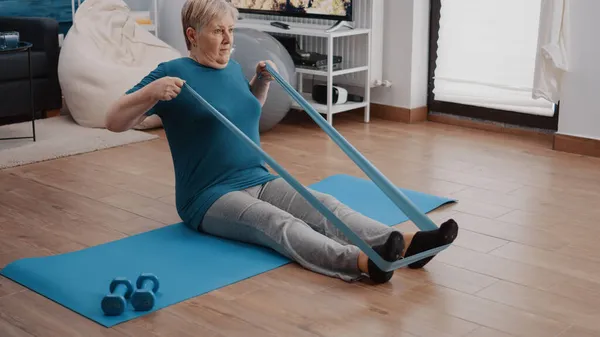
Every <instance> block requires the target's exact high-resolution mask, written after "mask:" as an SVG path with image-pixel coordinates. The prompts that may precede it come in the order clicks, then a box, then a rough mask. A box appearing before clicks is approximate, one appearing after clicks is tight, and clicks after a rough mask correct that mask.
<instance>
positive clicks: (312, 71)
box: [296, 66, 369, 76]
mask: <svg viewBox="0 0 600 337" xmlns="http://www.w3.org/2000/svg"><path fill="white" fill-rule="evenodd" d="M368 69H369V67H367V66H362V67H353V68H346V69H344V68H342V69H339V70H334V71H332V72H331V74H332V75H333V76H340V75H347V74H352V73H357V72H361V71H367V70H368ZM296 72H297V73H301V74H308V75H318V76H327V70H317V69H310V68H302V67H299V66H296Z"/></svg>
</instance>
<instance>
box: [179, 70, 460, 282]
mask: <svg viewBox="0 0 600 337" xmlns="http://www.w3.org/2000/svg"><path fill="white" fill-rule="evenodd" d="M267 67H268V66H267ZM267 69H268V71H269V72H270V73H271V74H273V75H274V77H275V78H276V79H278V78H279V79H278V80H277V81H278V82H279V83H283V86H284V88H286V85H287V86H288V87H289V84H287V82H285V81H284V80H282V79H281V77H279V74H277V73H276V72H275V71H274V70H273V69H272V68H270V67H268V68H267ZM184 87H185V88H187V89H188V90H189V91H190V92H191V93H192V95H193V96H194V97H195V98H196V99H197V100H198V101H199V102H200V103H202V104H203V105H204V106H205V107H206V108H207V109H208V110H209V111H210V112H211V113H212V114H213V115H214V116H215V117H216V118H217V119H218V120H219V121H221V122H222V123H223V124H224V125H225V126H226V127H227V128H228V129H229V130H231V131H232V132H233V133H234V134H235V135H236V136H238V137H240V138H242V139H243V140H244V141H246V143H247V144H248V145H250V146H251V147H252V148H254V149H255V150H256V151H258V152H259V153H260V154H261V155H262V157H263V159H264V160H265V161H266V162H267V164H269V166H271V168H273V170H275V172H277V173H278V174H279V175H280V176H281V177H282V178H283V179H284V180H285V181H287V182H288V183H289V184H290V185H291V186H292V187H293V188H294V189H295V190H296V191H298V193H300V195H302V197H304V198H305V199H306V200H307V201H308V202H309V203H310V204H311V205H312V206H313V207H315V208H316V209H317V210H318V211H319V212H320V213H321V214H323V216H325V217H326V218H327V220H329V221H331V222H332V223H333V224H334V225H335V226H336V227H338V228H339V229H340V230H341V231H342V232H343V233H344V234H345V235H346V236H347V237H348V239H349V240H350V242H352V243H353V244H354V245H356V246H357V247H358V248H360V249H361V250H362V251H363V252H364V253H365V254H367V256H368V257H369V258H370V259H371V260H372V261H373V262H374V263H375V264H376V265H377V267H379V268H380V269H381V270H383V271H392V270H396V269H398V268H402V267H405V266H407V265H409V264H411V263H413V262H417V261H419V260H421V259H423V258H426V257H429V256H432V255H435V254H438V253H439V252H441V251H442V250H444V249H446V248H448V247H449V246H450V245H444V246H440V247H437V248H434V249H430V250H426V251H424V252H421V253H419V254H415V255H412V256H409V257H407V258H404V259H401V260H398V261H394V262H388V261H386V260H384V259H383V258H382V257H381V256H380V255H379V254H377V252H376V251H375V250H373V248H371V247H370V246H369V245H368V244H367V243H366V242H364V241H363V240H362V239H361V238H360V237H358V236H357V235H356V234H355V233H354V232H353V231H352V230H351V229H350V228H349V227H348V226H346V224H344V223H343V222H342V221H341V220H340V219H339V218H338V217H337V216H336V215H335V214H333V212H331V211H330V210H329V209H328V208H327V207H325V206H324V205H323V204H322V203H321V202H320V201H319V200H318V199H317V198H316V197H315V196H314V195H313V194H312V193H310V192H309V191H308V190H307V189H306V188H305V187H304V186H303V185H302V184H300V183H299V182H298V181H297V180H296V179H294V177H292V175H291V174H289V173H288V172H287V171H286V170H285V169H284V168H283V167H281V166H280V165H279V164H278V163H277V162H276V161H275V160H274V159H273V158H271V156H269V155H268V154H267V153H266V152H265V151H264V150H263V149H262V148H261V147H260V146H259V145H258V144H256V143H254V142H253V141H252V140H251V139H250V138H248V136H246V134H245V133H243V132H242V131H240V129H238V128H237V127H236V126H235V125H233V123H231V122H230V121H229V120H228V119H227V118H225V117H224V116H223V115H222V114H221V113H220V112H219V111H217V109H215V108H214V107H213V106H212V105H211V104H210V103H208V102H207V101H206V100H205V99H204V98H202V96H200V95H199V94H198V93H197V92H196V91H195V90H194V89H192V88H191V87H190V86H189V85H188V84H187V83H185V84H184ZM292 89H293V88H292ZM288 92H290V91H288ZM294 96H295V95H294ZM294 98H295V99H296V101H298V98H296V97H294ZM302 100H303V98H302ZM298 103H299V104H302V105H303V106H305V108H307V109H311V110H312V111H314V110H313V108H312V107H311V106H310V104H308V103H307V102H306V101H304V100H303V101H298ZM315 113H316V112H315ZM317 116H318V118H321V119H322V117H320V115H317ZM318 118H317V119H318ZM313 119H314V118H313ZM315 120H316V119H315ZM327 125H329V124H327ZM326 132H327V131H326ZM339 137H340V138H341V136H339ZM342 141H344V142H345V140H344V139H343V138H342ZM350 149H351V150H350V151H352V150H353V151H356V150H355V149H353V148H350ZM356 152H358V151H356ZM355 158H359V157H357V156H355ZM358 160H361V159H358ZM362 160H364V161H366V159H364V158H362ZM355 162H356V161H355ZM367 163H368V162H367ZM380 175H381V174H380ZM390 185H391V183H390ZM402 197H404V196H403V195H401V196H400V198H402ZM404 198H406V197H404ZM407 200H408V199H407ZM409 202H410V201H409ZM413 207H414V206H413ZM416 211H417V212H418V209H416ZM432 225H433V226H434V227H433V229H435V228H437V226H435V224H433V223H432Z"/></svg>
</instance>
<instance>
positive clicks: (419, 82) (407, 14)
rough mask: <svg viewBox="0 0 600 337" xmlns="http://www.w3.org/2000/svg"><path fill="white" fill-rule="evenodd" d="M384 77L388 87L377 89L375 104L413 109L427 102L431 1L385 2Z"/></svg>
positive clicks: (372, 99) (403, 0) (374, 93)
mask: <svg viewBox="0 0 600 337" xmlns="http://www.w3.org/2000/svg"><path fill="white" fill-rule="evenodd" d="M383 46H384V47H383V74H384V76H383V78H384V79H386V80H388V81H391V82H392V84H393V85H392V86H391V87H389V88H374V89H373V92H372V96H371V101H372V102H373V103H380V104H385V105H389V106H395V107H401V108H407V109H414V108H418V107H422V106H425V105H427V71H428V64H429V59H428V57H429V56H428V55H429V1H425V0H400V1H389V0H388V1H385V26H384V42H383Z"/></svg>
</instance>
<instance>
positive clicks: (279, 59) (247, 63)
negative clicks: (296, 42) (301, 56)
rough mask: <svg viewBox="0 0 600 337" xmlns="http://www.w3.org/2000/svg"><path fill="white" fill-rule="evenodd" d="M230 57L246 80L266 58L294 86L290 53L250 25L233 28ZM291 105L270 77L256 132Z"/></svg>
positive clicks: (274, 121)
mask: <svg viewBox="0 0 600 337" xmlns="http://www.w3.org/2000/svg"><path fill="white" fill-rule="evenodd" d="M233 44H234V49H233V52H232V56H231V57H232V59H234V60H235V61H236V62H238V63H239V64H240V65H241V67H242V69H243V71H244V76H245V77H246V78H247V79H248V81H250V80H251V79H252V77H253V76H254V75H255V74H256V65H257V64H258V62H260V61H264V60H270V61H272V62H273V63H274V64H275V66H276V67H277V72H278V73H279V74H280V75H281V77H282V78H283V79H285V80H286V81H287V82H288V83H289V84H290V85H292V87H294V88H296V67H295V65H294V61H293V60H292V56H291V55H290V54H289V52H288V51H287V50H286V49H285V47H283V45H282V44H281V43H280V42H279V41H277V39H275V38H274V37H273V36H271V35H269V34H267V33H264V32H261V31H259V30H256V29H250V28H237V29H236V30H235V32H234V42H233ZM291 108H292V98H291V97H290V96H289V95H288V93H287V92H286V91H285V90H284V89H283V87H282V86H281V85H279V83H277V82H275V81H273V82H272V83H271V87H270V88H269V94H268V96H267V100H266V101H265V104H264V105H263V109H262V114H261V117H260V127H259V131H260V132H265V131H268V130H270V129H272V128H273V127H275V126H276V125H277V124H278V123H279V122H280V121H281V120H282V119H283V118H284V117H285V116H286V115H287V113H288V112H289V111H290V109H291Z"/></svg>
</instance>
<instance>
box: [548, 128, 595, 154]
mask: <svg viewBox="0 0 600 337" xmlns="http://www.w3.org/2000/svg"><path fill="white" fill-rule="evenodd" d="M553 148H554V150H556V151H561V152H568V153H574V154H579V155H584V156H590V157H600V139H593V138H584V137H577V136H571V135H564V134H559V133H557V134H555V135H554V145H553Z"/></svg>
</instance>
